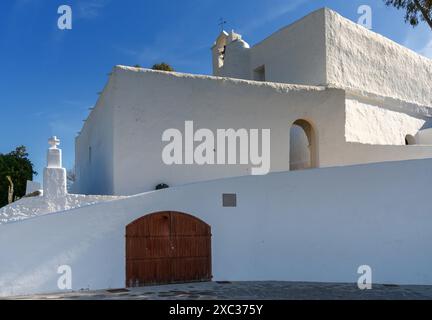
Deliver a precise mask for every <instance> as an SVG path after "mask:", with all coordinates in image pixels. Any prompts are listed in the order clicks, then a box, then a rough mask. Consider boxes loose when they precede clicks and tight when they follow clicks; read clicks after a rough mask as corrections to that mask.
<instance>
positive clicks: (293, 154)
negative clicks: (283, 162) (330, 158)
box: [290, 119, 318, 170]
mask: <svg viewBox="0 0 432 320" xmlns="http://www.w3.org/2000/svg"><path fill="white" fill-rule="evenodd" d="M317 166H318V160H317V142H316V135H315V131H314V129H313V127H312V125H311V124H310V123H309V122H308V121H306V120H303V119H299V120H296V121H294V123H293V124H292V126H291V128H290V170H302V169H308V168H315V167H317Z"/></svg>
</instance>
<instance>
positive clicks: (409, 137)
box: [405, 134, 416, 146]
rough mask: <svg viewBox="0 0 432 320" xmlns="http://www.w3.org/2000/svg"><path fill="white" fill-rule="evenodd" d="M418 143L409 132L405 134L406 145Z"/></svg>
mask: <svg viewBox="0 0 432 320" xmlns="http://www.w3.org/2000/svg"><path fill="white" fill-rule="evenodd" d="M414 144H416V140H415V138H414V136H412V135H410V134H407V135H406V136H405V145H407V146H410V145H414Z"/></svg>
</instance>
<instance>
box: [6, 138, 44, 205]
mask: <svg viewBox="0 0 432 320" xmlns="http://www.w3.org/2000/svg"><path fill="white" fill-rule="evenodd" d="M34 174H37V173H36V172H35V171H34V170H33V163H32V162H31V161H30V160H29V158H28V153H27V150H26V147H25V146H19V147H17V148H16V149H15V150H14V151H12V152H10V153H7V154H1V153H0V207H3V206H5V205H7V204H8V191H9V187H10V182H9V180H8V177H10V179H11V180H12V182H13V189H14V195H13V199H14V200H15V199H19V198H21V197H23V196H24V195H25V192H26V185H27V180H33V175H34Z"/></svg>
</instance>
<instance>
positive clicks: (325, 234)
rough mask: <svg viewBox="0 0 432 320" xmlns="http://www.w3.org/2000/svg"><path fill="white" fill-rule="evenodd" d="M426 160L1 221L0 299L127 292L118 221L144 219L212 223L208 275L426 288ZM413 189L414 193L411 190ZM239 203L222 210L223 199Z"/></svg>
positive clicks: (431, 265)
mask: <svg viewBox="0 0 432 320" xmlns="http://www.w3.org/2000/svg"><path fill="white" fill-rule="evenodd" d="M431 168H432V160H415V161H403V162H387V163H380V164H370V165H360V166H351V167H349V166H348V167H338V168H325V169H315V170H303V171H293V172H286V173H274V174H270V175H267V176H261V177H258V176H248V177H240V178H233V179H224V180H218V181H213V182H208V183H197V184H190V185H187V186H183V187H179V188H171V189H166V190H162V191H157V192H151V193H147V194H142V195H137V196H135V197H131V198H128V199H124V200H117V201H112V202H106V203H101V204H97V205H93V206H89V207H84V208H80V209H76V210H71V211H68V212H64V213H57V214H50V215H45V216H41V217H38V218H34V219H28V220H25V221H22V222H17V223H9V224H5V225H0V252H1V263H0V295H10V294H27V293H33V292H47V291H57V290H58V289H57V286H56V283H57V279H58V277H59V275H58V274H57V273H56V271H57V267H58V266H59V265H64V264H67V265H70V266H71V267H72V271H73V289H74V290H79V289H82V288H84V289H101V288H109V287H111V288H116V287H123V286H124V282H125V243H124V241H125V239H124V236H125V226H126V225H127V224H129V223H130V222H132V221H133V220H135V219H137V218H139V217H141V216H143V215H145V214H147V213H151V212H155V211H160V210H177V211H183V212H187V213H191V214H194V215H195V216H197V217H198V218H200V219H202V220H204V221H205V222H207V223H208V224H210V225H211V227H212V234H213V236H212V255H213V257H212V263H213V275H214V280H290V281H326V282H327V281H329V282H352V283H354V282H356V281H357V279H358V275H357V273H356V272H357V267H358V266H359V265H363V264H368V265H370V266H371V267H372V270H373V281H374V282H375V283H395V284H423V285H425V284H427V285H432V257H431V255H430V243H431V241H432V232H431V230H432V214H431V212H430V205H429V203H428V201H427V199H428V198H429V194H430V188H429V187H430V181H431V180H432V169H431ZM409 186H414V189H415V191H413V190H412V188H411V189H410V187H409ZM233 192H234V193H237V197H238V199H237V200H238V201H237V202H238V207H236V208H223V207H222V204H221V202H222V200H221V198H222V193H233Z"/></svg>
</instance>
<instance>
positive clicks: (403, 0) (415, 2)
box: [384, 0, 432, 29]
mask: <svg viewBox="0 0 432 320" xmlns="http://www.w3.org/2000/svg"><path fill="white" fill-rule="evenodd" d="M384 1H385V3H386V5H388V6H393V7H395V8H397V9H405V22H409V23H410V24H411V25H412V26H417V25H418V24H419V22H420V21H425V22H426V23H427V24H428V25H429V27H430V28H431V29H432V0H384Z"/></svg>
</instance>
